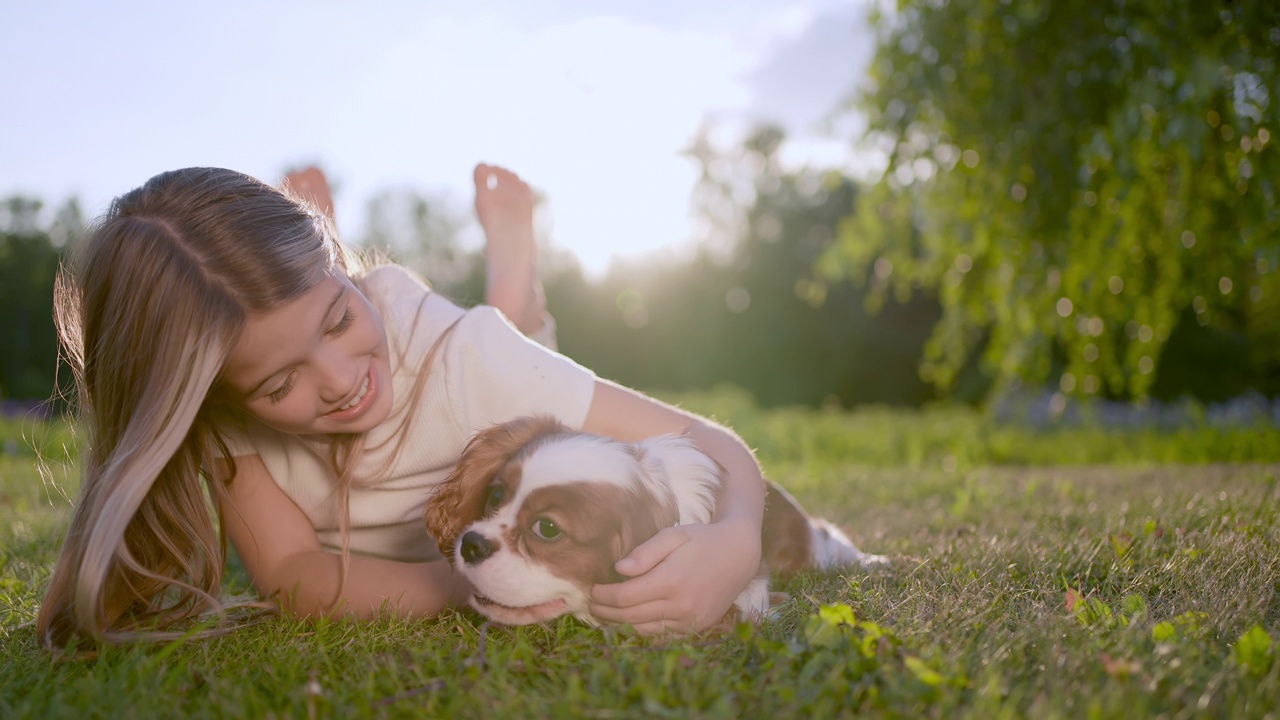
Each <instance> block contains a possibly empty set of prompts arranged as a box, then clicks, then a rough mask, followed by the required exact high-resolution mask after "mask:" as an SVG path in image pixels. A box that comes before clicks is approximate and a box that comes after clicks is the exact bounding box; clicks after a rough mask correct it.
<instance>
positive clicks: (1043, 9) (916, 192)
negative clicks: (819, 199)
mask: <svg viewBox="0 0 1280 720" xmlns="http://www.w3.org/2000/svg"><path fill="white" fill-rule="evenodd" d="M874 21H875V23H876V25H877V37H878V47H877V50H876V54H875V57H874V59H873V62H872V66H871V70H870V77H869V82H868V84H867V85H866V86H865V88H864V90H863V91H862V92H861V93H860V95H859V96H858V97H857V98H856V104H857V105H858V106H859V107H860V108H861V109H862V110H864V111H865V112H866V113H867V115H868V118H869V131H868V139H870V140H871V141H872V142H873V143H875V144H877V145H878V146H879V147H881V148H883V149H884V150H885V151H886V153H887V156H888V166H887V170H886V171H885V174H884V175H883V177H882V178H881V179H880V180H879V182H878V183H877V184H875V185H874V187H872V188H870V189H869V190H868V192H866V193H864V194H863V195H862V196H861V197H860V198H859V200H858V203H857V209H856V211H855V212H854V213H853V215H852V216H851V217H850V218H849V220H848V221H847V222H846V223H845V224H844V225H843V227H842V232H841V238H840V243H839V244H838V245H837V246H836V247H835V248H833V251H832V252H830V253H828V255H827V256H826V257H825V258H824V259H823V262H822V267H823V268H824V269H825V270H826V271H827V273H829V274H831V275H839V274H842V273H848V274H850V275H852V276H853V277H854V278H856V279H858V280H859V281H865V282H868V283H869V284H870V287H871V290H872V292H873V295H876V296H880V297H883V296H884V295H885V294H888V293H894V292H896V293H898V294H899V295H905V294H909V293H911V292H912V291H914V290H916V289H918V288H921V287H924V288H930V289H935V288H936V291H937V293H938V296H939V298H940V299H941V302H942V304H943V307H944V313H943V317H942V319H941V321H940V322H939V323H938V325H937V326H936V327H935V329H934V332H933V335H932V337H931V338H930V341H929V344H928V346H927V350H926V357H925V360H924V362H923V363H922V366H921V374H922V376H923V377H925V378H926V379H928V380H930V381H932V382H934V383H936V384H937V385H939V386H941V387H943V388H946V387H949V386H950V385H951V384H952V383H953V382H954V380H955V378H956V374H957V372H958V370H959V369H960V368H961V367H963V366H964V364H965V363H966V361H967V360H968V359H969V358H971V357H972V356H973V355H974V354H975V353H981V355H982V359H983V364H984V366H985V367H986V369H987V370H988V371H989V372H990V373H991V374H992V375H994V376H995V377H996V378H997V379H998V380H1001V381H1009V380H1011V379H1013V378H1028V379H1031V380H1033V381H1044V380H1051V379H1054V378H1055V376H1056V377H1057V378H1058V380H1059V382H1060V385H1061V387H1062V389H1063V390H1064V391H1067V392H1075V393H1085V394H1093V393H1107V394H1111V395H1121V396H1126V395H1133V396H1145V395H1147V394H1148V393H1149V392H1150V391H1151V390H1152V387H1153V383H1155V382H1156V380H1157V377H1158V375H1159V372H1160V371H1161V369H1162V368H1161V364H1162V362H1161V361H1162V351H1163V350H1164V349H1165V348H1166V347H1167V346H1168V341H1169V339H1170V337H1171V335H1174V334H1175V333H1177V332H1183V333H1189V334H1191V335H1194V332H1191V331H1196V330H1197V328H1200V327H1207V328H1208V329H1209V330H1212V331H1216V332H1217V333H1219V337H1223V336H1235V337H1237V338H1240V337H1243V338H1245V339H1246V341H1245V342H1243V345H1242V347H1246V346H1247V350H1246V352H1251V353H1252V355H1251V356H1250V359H1249V361H1248V362H1250V363H1252V365H1251V367H1252V369H1253V371H1254V372H1255V373H1258V374H1262V373H1264V372H1267V371H1269V372H1271V373H1272V376H1271V377H1272V380H1273V381H1274V380H1275V371H1276V369H1278V368H1280V357H1277V352H1280V351H1277V349H1276V348H1277V347H1280V343H1276V341H1277V339H1280V325H1278V323H1280V319H1278V318H1280V297H1278V296H1280V283H1278V282H1277V280H1276V271H1277V265H1280V206H1278V205H1277V202H1276V201H1277V192H1278V188H1277V185H1278V184H1280V155H1278V152H1277V144H1280V122H1277V120H1278V119H1280V118H1278V115H1280V106H1278V103H1280V79H1278V78H1280V75H1278V68H1277V58H1278V56H1280V5H1278V4H1276V3H1274V2H1270V1H1269V0H1246V1H1244V2H1231V3H1206V2H1200V0H1145V1H1144V2H1132V1H1131V0H1056V1H1050V0H950V1H949V2H948V0H901V1H900V2H899V3H898V10H897V12H896V13H894V14H885V15H882V16H880V17H877V18H875V19H874ZM1180 322H1182V323H1183V325H1184V327H1183V328H1182V329H1179V323H1180ZM1263 366H1265V367H1263ZM1260 367H1262V369H1260ZM1267 369H1269V370H1267ZM1269 389H1270V390H1271V391H1272V392H1275V391H1277V390H1280V386H1276V387H1272V388H1269Z"/></svg>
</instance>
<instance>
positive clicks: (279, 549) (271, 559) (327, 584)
mask: <svg viewBox="0 0 1280 720" xmlns="http://www.w3.org/2000/svg"><path fill="white" fill-rule="evenodd" d="M236 470H237V472H236V477H235V479H234V480H233V481H232V482H231V485H230V487H229V488H228V497H227V498H226V502H223V503H221V505H220V508H219V510H220V511H221V514H222V518H223V521H224V523H225V524H226V528H227V534H228V536H229V538H230V540H231V543H232V545H234V546H235V548H236V551H237V552H238V553H239V554H240V558H241V559H242V560H243V561H244V565H245V568H246V569H247V570H248V571H249V577H250V578H251V579H252V580H253V584H254V587H256V588H257V589H258V591H259V592H260V593H262V594H263V595H271V594H273V593H279V596H278V600H279V602H280V605H281V608H282V609H284V610H285V611H287V612H290V613H293V614H296V615H303V616H317V615H325V614H329V613H337V614H354V615H358V616H361V617H370V616H374V615H377V614H379V613H381V612H383V611H384V608H385V609H386V610H387V611H389V612H392V613H394V614H396V615H400V616H409V615H436V614H438V613H439V612H440V611H441V610H443V609H444V608H445V607H447V606H449V605H456V604H462V603H465V602H466V598H467V596H468V595H469V594H470V588H468V587H466V586H465V583H463V582H461V581H460V579H459V578H458V577H457V576H455V575H454V574H453V572H452V571H451V569H450V568H449V563H448V562H447V561H445V560H438V561H435V562H429V563H405V562H397V561H394V560H384V559H382V558H372V557H367V556H362V555H356V554H354V553H353V554H352V555H351V561H350V564H349V566H348V571H347V579H346V582H345V583H344V584H343V585H342V594H341V596H340V597H339V598H337V599H338V600H339V603H338V604H335V603H334V600H335V595H336V593H337V591H338V585H339V578H340V575H341V566H342V558H341V557H340V556H338V555H334V554H333V553H328V552H325V551H324V550H323V549H322V548H321V546H320V540H319V539H318V538H317V537H316V533H315V530H313V529H312V527H311V523H310V521H309V520H307V516H306V515H305V514H304V513H303V512H302V510H301V509H300V508H299V507H298V506H297V505H295V504H294V502H293V501H292V500H291V499H289V496H288V495H286V494H285V493H284V491H283V490H281V489H280V487H279V486H277V485H276V483H275V481H274V480H272V478H271V474H270V472H269V471H268V470H267V468H266V466H265V465H263V464H262V459H261V458H259V457H258V456H257V455H250V456H245V457H238V458H236Z"/></svg>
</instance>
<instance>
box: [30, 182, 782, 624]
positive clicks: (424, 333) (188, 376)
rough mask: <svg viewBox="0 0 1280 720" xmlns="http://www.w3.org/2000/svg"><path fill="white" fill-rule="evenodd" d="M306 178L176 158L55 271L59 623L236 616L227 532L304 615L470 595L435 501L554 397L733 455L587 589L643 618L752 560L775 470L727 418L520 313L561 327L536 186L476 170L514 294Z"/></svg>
mask: <svg viewBox="0 0 1280 720" xmlns="http://www.w3.org/2000/svg"><path fill="white" fill-rule="evenodd" d="M292 180H293V182H294V183H295V184H296V185H298V186H299V188H298V189H295V190H291V189H290V188H289V186H288V185H286V189H285V191H280V190H277V189H275V188H272V187H271V186H269V185H266V184H264V183H262V182H260V181H258V180H255V179H253V178H251V177H248V176H246V175H243V174H240V173H236V172H232V171H229V170H221V169H214V168H188V169H184V170H177V171H173V172H168V173H164V174H161V175H158V176H156V177H154V178H152V179H150V180H149V181H147V183H146V184H144V185H143V186H142V187H140V188H138V189H135V190H133V191H131V192H129V193H126V194H125V195H123V196H121V197H119V198H117V199H116V200H115V201H114V202H113V203H112V205H111V207H110V209H109V210H108V212H107V213H106V215H105V216H104V217H102V218H100V219H99V220H98V221H97V222H96V223H95V225H94V226H93V227H92V228H91V229H90V231H89V233H88V234H87V235H86V237H85V238H84V239H83V240H82V241H81V242H80V244H79V246H78V247H77V250H76V257H75V258H74V262H73V263H72V264H71V266H69V267H68V268H66V269H64V271H63V272H62V273H61V275H60V278H59V291H58V313H57V323H58V328H59V332H60V334H61V338H62V342H63V347H64V352H65V354H66V357H67V359H68V361H69V364H70V365H71V367H72V369H73V370H74V372H75V375H76V381H77V387H78V391H79V399H80V407H81V411H82V415H83V417H84V419H85V420H87V421H88V422H87V425H88V429H89V433H88V436H87V445H86V447H85V452H84V455H83V461H82V462H83V483H82V487H81V491H80V497H79V500H78V502H77V504H76V508H75V513H74V516H73V518H72V521H71V527H70V529H69V531H68V533H67V539H66V542H65V544H64V546H63V548H62V553H61V555H60V557H59V559H58V563H57V566H56V567H55V569H54V573H53V577H52V579H51V582H50V587H49V591H48V594H47V596H46V598H45V602H44V604H43V606H42V607H41V610H40V616H39V619H38V628H39V631H40V634H41V637H42V638H43V639H44V642H45V643H46V644H47V645H49V646H51V647H56V646H62V645H64V644H66V643H67V642H69V641H70V640H72V639H73V638H76V637H80V638H85V639H89V640H93V641H108V642H112V641H120V640H126V639H131V638H139V637H153V638H154V637H164V636H166V635H165V633H163V632H162V630H163V628H165V627H168V626H171V625H173V624H174V623H176V622H178V621H181V620H183V619H186V618H190V617H193V616H196V615H200V614H202V613H208V612H215V613H218V614H219V616H221V615H222V613H223V610H224V605H223V603H222V602H221V601H220V600H219V597H218V595H219V590H220V585H221V576H222V570H223V566H224V560H225V557H226V541H227V539H230V541H231V543H232V544H233V545H234V546H235V548H236V550H237V552H238V553H239V555H240V557H241V558H242V559H243V561H244V565H245V567H246V569H247V570H248V573H249V576H250V577H251V579H252V581H253V583H254V586H255V587H256V588H257V590H258V591H259V592H260V593H262V594H263V595H265V596H267V597H269V598H274V599H275V601H276V602H277V603H278V604H279V605H280V607H281V608H282V609H283V610H284V611H286V612H291V613H295V614H298V615H304V616H311V615H318V614H324V613H334V612H338V613H343V614H353V615H356V616H361V617H368V616H372V615H375V614H377V613H379V612H392V613H395V614H397V615H404V616H431V615H435V614H437V613H439V612H440V611H441V610H442V609H444V608H446V607H449V606H452V605H457V604H461V603H463V602H465V600H466V598H467V595H468V593H469V588H468V587H466V586H465V584H464V583H462V582H461V581H460V580H459V579H458V578H456V577H455V576H454V575H453V574H452V573H451V572H450V568H449V565H448V562H447V561H446V560H444V559H442V558H441V557H440V556H439V553H438V552H436V551H435V550H434V543H433V542H432V541H431V539H430V538H429V537H428V536H427V534H426V531H425V528H424V526H423V522H422V508H423V504H424V503H425V501H426V499H427V497H428V494H429V493H430V491H431V488H432V486H433V485H434V484H435V483H437V482H439V481H440V480H441V479H443V478H444V476H445V475H447V474H448V472H449V471H450V469H451V468H452V466H453V465H454V463H455V462H456V461H457V459H458V457H459V455H460V453H461V449H462V447H463V445H464V443H465V442H466V440H467V439H468V438H469V437H470V436H471V435H472V434H473V433H474V432H476V431H477V430H479V429H481V428H483V427H486V426H488V425H490V424H493V423H497V422H501V421H504V420H507V419H510V418H512V417H515V416H519V415H525V414H530V413H535V412H536V413H542V414H549V415H553V416H555V417H557V418H559V419H560V420H561V421H563V422H565V423H566V424H568V425H570V426H572V427H580V428H582V429H585V430H588V431H591V432H596V433H601V434H605V435H611V436H613V437H616V438H618V439H621V440H627V441H634V440H638V439H641V438H644V437H648V436H652V435H657V434H662V433H687V434H688V435H690V436H691V437H692V439H693V440H694V442H695V443H697V444H698V445H699V446H700V447H701V448H702V449H703V450H705V451H706V452H707V453H708V454H709V455H711V456H712V457H713V458H714V459H716V460H717V461H718V462H719V463H720V464H721V465H723V466H724V467H725V469H726V470H727V475H728V480H727V481H726V483H725V485H724V488H723V489H722V497H721V498H720V502H719V508H718V511H717V512H718V515H717V517H716V520H715V522H713V523H711V524H709V525H702V526H685V527H677V528H669V529H667V530H664V531H662V532H661V533H659V534H658V535H657V536H655V537H654V538H653V539H651V540H650V541H649V542H647V543H645V544H643V545H641V546H640V547H637V548H636V549H635V551H634V552H632V554H631V555H630V556H628V557H627V558H624V559H623V560H621V561H620V562H619V563H618V566H617V570H618V572H619V573H621V574H622V575H624V576H626V577H628V578H629V579H628V580H626V581H624V582H621V583H617V584H614V585H601V586H597V587H596V589H595V591H594V593H593V600H594V602H595V606H594V607H593V609H592V612H593V613H595V614H596V615H597V616H599V617H600V618H602V619H605V620H607V621H612V622H617V623H629V624H631V625H633V626H635V628H636V629H637V630H638V631H639V632H641V633H658V632H665V631H697V630H701V629H704V628H706V627H709V626H710V625H712V624H714V623H715V622H716V621H718V620H719V619H720V618H721V617H722V615H723V614H724V612H725V610H726V609H727V608H728V607H729V606H730V604H731V603H732V602H733V600H734V598H735V597H736V596H737V594H738V593H739V592H740V591H741V590H742V588H744V587H745V586H746V584H747V582H748V581H749V580H750V579H751V578H752V577H753V576H754V575H755V573H756V570H757V566H758V561H759V557H760V524H761V516H762V512H763V482H762V479H761V475H760V469H759V467H758V465H757V464H756V462H755V460H754V458H753V457H752V455H751V452H750V451H749V450H748V449H747V447H746V446H745V445H744V444H743V443H742V442H741V441H740V440H739V439H738V438H737V437H736V436H735V435H733V434H732V433H731V432H730V431H728V430H726V429H725V428H723V427H720V426H717V425H715V424H713V423H711V422H709V421H707V420H704V419H702V418H698V417H695V416H692V415H689V414H687V413H684V412H682V411H680V410H677V409H674V408H672V407H669V406H667V405H664V404H661V403H659V402H657V401H655V400H653V399H650V398H648V397H645V396H643V395H640V394H638V393H636V392H633V391H631V390H628V389H625V388H623V387H621V386H619V385H616V384H614V383H611V382H608V381H606V380H601V379H598V378H596V377H595V376H594V375H592V374H591V373H590V371H588V370H586V369H584V368H582V367H581V366H579V365H577V364H575V363H574V362H572V361H571V360H569V359H567V358H565V357H564V356H561V355H558V354H556V353H555V352H553V351H551V350H549V349H547V348H546V347H543V346H542V345H539V344H537V343H534V342H532V341H530V340H529V339H527V338H526V337H525V336H524V335H522V334H521V331H523V332H525V333H529V334H533V335H535V336H536V335H539V334H541V335H542V336H548V335H550V331H551V328H550V326H549V324H548V322H549V318H546V314H545V310H544V308H543V304H542V300H541V296H540V288H539V285H538V281H537V279H536V276H535V272H534V261H533V252H534V245H533V232H532V220H533V200H532V195H531V193H530V190H529V188H528V186H527V185H526V184H525V183H524V182H523V181H521V180H520V179H519V178H518V177H517V176H516V175H514V174H513V173H511V172H508V171H506V170H503V169H501V168H495V167H490V166H487V165H480V166H478V167H477V168H476V173H475V187H476V211H477V214H478V216H479V219H480V222H481V225H482V227H483V228H484V230H485V234H486V237H487V262H488V265H487V273H488V280H489V288H488V290H487V299H488V300H489V301H490V302H491V303H492V304H493V305H495V306H496V307H497V308H498V310H495V309H494V308H493V307H485V306H481V307H478V308H473V309H471V310H468V311H464V310H462V309H460V308H458V307H457V306H455V305H453V304H451V303H450V302H448V301H447V300H445V299H443V298H441V297H440V296H438V295H436V294H433V293H431V292H430V291H429V290H428V289H427V288H426V287H425V286H424V285H422V284H421V283H420V282H419V281H418V280H416V279H415V278H414V277H413V276H412V275H411V274H410V273H409V272H407V271H406V270H405V269H403V268H401V267H399V266H395V265H386V266H382V267H378V268H374V269H372V270H368V271H366V269H365V268H363V267H362V266H361V265H360V263H359V262H358V260H357V259H356V258H355V257H353V256H352V255H351V254H349V253H348V252H347V251H346V249H345V248H344V247H343V246H342V245H341V244H340V243H339V242H338V240H337V237H336V232H335V229H334V226H333V224H332V221H331V219H330V218H329V217H328V216H327V215H326V214H325V213H324V212H322V211H320V210H317V209H316V208H315V206H314V205H312V204H310V203H306V202H302V201H300V200H299V199H298V196H296V195H294V194H293V193H296V192H301V193H302V194H303V197H305V196H306V194H307V193H310V194H311V196H312V197H315V198H317V199H318V201H319V203H320V204H321V205H322V206H329V203H328V199H327V190H325V188H324V185H323V177H322V176H320V175H319V174H318V173H317V172H314V171H313V172H308V173H302V174H299V175H296V176H293V177H292ZM308 183H311V184H314V185H317V186H318V187H319V189H318V190H317V189H308V188H307V187H306V185H307V184H308ZM499 310H500V311H501V313H500V312H499ZM504 314H505V317H504ZM507 318H510V320H511V322H514V323H515V325H516V327H518V328H519V330H517V329H516V327H513V326H512V324H511V323H510V322H508V320H507ZM726 547H732V548H734V552H721V551H722V549H724V548H726Z"/></svg>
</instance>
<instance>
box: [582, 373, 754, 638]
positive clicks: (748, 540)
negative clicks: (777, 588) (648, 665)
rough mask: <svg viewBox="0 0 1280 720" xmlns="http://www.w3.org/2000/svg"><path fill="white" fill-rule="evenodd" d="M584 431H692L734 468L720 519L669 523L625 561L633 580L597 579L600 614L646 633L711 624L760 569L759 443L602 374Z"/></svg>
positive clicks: (634, 436) (621, 435)
mask: <svg viewBox="0 0 1280 720" xmlns="http://www.w3.org/2000/svg"><path fill="white" fill-rule="evenodd" d="M583 429H584V430H587V431H588V432H594V433H598V434H601V435H608V436H611V437H614V438H617V439H619V440H624V441H636V440H641V439H643V438H647V437H652V436H654V435H661V434H665V433H688V435H689V436H690V438H691V439H692V440H693V441H694V444H696V445H697V446H698V447H699V448H700V449H701V450H702V451H703V452H705V453H707V455H709V456H711V458H712V459H713V460H715V461H716V462H718V463H720V465H721V466H723V467H724V469H725V471H726V473H725V474H726V478H725V482H724V485H723V486H722V487H721V490H720V495H719V498H718V502H717V507H716V515H715V519H714V521H713V522H712V523H711V524H709V525H682V526H679V527H674V528H667V529H665V530H663V531H661V532H659V533H658V534H657V535H655V536H654V537H653V538H652V539H650V540H649V541H647V542H645V543H643V544H641V545H640V546H639V547H637V548H636V549H635V550H633V551H632V552H631V554H630V555H628V556H627V557H626V558H623V559H622V560H621V561H619V562H618V564H617V570H618V572H619V573H621V574H623V575H626V576H628V577H630V578H631V579H630V580H627V581H625V582H621V583H617V584H614V585H597V586H596V587H595V590H594V591H593V592H592V598H593V600H594V604H593V605H592V613H594V614H595V615H596V616H598V617H600V618H601V619H603V620H607V621H611V622H618V623H627V624H630V625H632V626H634V627H635V628H636V630H637V631H638V632H640V633H642V634H650V633H660V632H666V631H670V630H674V631H698V630H704V629H706V628H708V627H710V626H712V625H714V624H716V623H717V622H719V621H720V620H721V618H723V617H724V614H725V611H727V610H728V609H729V607H730V606H731V605H732V604H733V601H734V600H735V599H737V597H738V595H739V594H740V593H741V592H742V590H743V589H744V588H745V587H746V586H747V583H748V582H750V581H751V579H752V578H754V577H755V576H756V574H757V572H758V571H759V568H760V527H761V522H762V518H763V517H764V479H763V477H762V476H761V473H760V466H759V464H758V463H757V462H756V460H755V457H754V456H753V455H752V454H751V450H750V449H748V448H747V446H746V444H745V443H743V442H742V440H741V439H739V438H738V437H737V436H736V435H734V434H733V433H732V432H731V431H729V430H728V429H726V428H724V427H721V426H719V425H716V424H714V423H711V422H710V421H708V420H705V419H703V418H700V417H698V416H696V415H692V414H689V413H686V412H684V411H682V410H679V409H676V408H674V407H671V406H669V405H666V404H664V403H661V402H658V401H657V400H654V399H652V398H649V397H646V396H644V395H641V394H639V393H637V392H634V391H632V390H628V389H626V388H623V387H621V386H619V385H615V384H613V383H610V382H607V381H603V380H601V381H597V384H596V389H595V395H594V397H593V398H592V401H591V408H590V409H589V411H588V412H587V419H586V422H585V423H584V427H583Z"/></svg>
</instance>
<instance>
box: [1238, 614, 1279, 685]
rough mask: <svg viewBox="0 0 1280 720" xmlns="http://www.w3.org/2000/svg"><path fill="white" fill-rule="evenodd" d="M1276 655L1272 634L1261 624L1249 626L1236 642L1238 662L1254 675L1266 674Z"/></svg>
mask: <svg viewBox="0 0 1280 720" xmlns="http://www.w3.org/2000/svg"><path fill="white" fill-rule="evenodd" d="M1274 657H1275V650H1274V648H1273V644H1272V642H1271V635H1269V634H1268V633H1267V631H1266V630H1263V629H1262V626H1261V625H1254V626H1253V627H1251V628H1249V630H1248V631H1246V632H1245V634H1243V635H1241V636H1240V640H1239V641H1237V642H1236V651H1235V658H1236V663H1237V664H1238V665H1239V666H1240V667H1241V668H1243V669H1244V670H1245V672H1248V673H1251V674H1254V675H1264V674H1266V672H1267V670H1268V669H1270V667H1271V662H1272V660H1273V659H1274Z"/></svg>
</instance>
